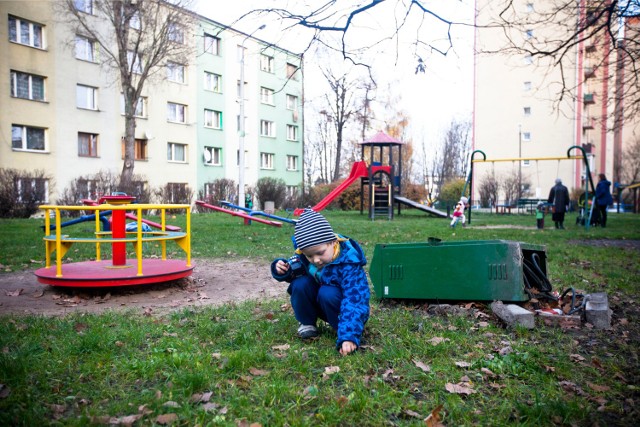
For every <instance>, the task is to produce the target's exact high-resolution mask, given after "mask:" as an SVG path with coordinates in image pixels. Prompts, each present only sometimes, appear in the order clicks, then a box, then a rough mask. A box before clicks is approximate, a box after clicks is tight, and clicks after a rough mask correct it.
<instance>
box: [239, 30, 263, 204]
mask: <svg viewBox="0 0 640 427" xmlns="http://www.w3.org/2000/svg"><path fill="white" fill-rule="evenodd" d="M264 27H266V24H262V25H260V26H259V27H258V28H256V29H255V30H253V32H252V33H251V34H248V35H247V36H246V37H245V38H244V40H242V44H241V45H240V126H239V129H238V168H239V169H240V171H239V173H238V206H240V207H245V204H244V135H245V118H244V44H245V43H246V41H247V39H248V38H249V37H251V36H252V35H254V34H255V33H256V32H257V31H260V30H262V29H264Z"/></svg>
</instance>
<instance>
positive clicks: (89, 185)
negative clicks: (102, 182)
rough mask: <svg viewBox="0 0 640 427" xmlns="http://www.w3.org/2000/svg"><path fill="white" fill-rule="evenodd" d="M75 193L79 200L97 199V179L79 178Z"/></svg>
mask: <svg viewBox="0 0 640 427" xmlns="http://www.w3.org/2000/svg"><path fill="white" fill-rule="evenodd" d="M76 192H77V194H78V198H79V199H91V200H95V199H97V198H98V180H97V179H83V178H79V179H78V180H77V181H76Z"/></svg>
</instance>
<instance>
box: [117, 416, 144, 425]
mask: <svg viewBox="0 0 640 427" xmlns="http://www.w3.org/2000/svg"><path fill="white" fill-rule="evenodd" d="M140 418H142V414H136V415H126V416H124V417H117V418H116V417H111V418H109V424H115V425H123V426H132V425H133V424H134V423H135V422H136V421H138V420H139V419H140Z"/></svg>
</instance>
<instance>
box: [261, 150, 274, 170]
mask: <svg viewBox="0 0 640 427" xmlns="http://www.w3.org/2000/svg"><path fill="white" fill-rule="evenodd" d="M260 167H261V168H262V169H273V154H272V153H260Z"/></svg>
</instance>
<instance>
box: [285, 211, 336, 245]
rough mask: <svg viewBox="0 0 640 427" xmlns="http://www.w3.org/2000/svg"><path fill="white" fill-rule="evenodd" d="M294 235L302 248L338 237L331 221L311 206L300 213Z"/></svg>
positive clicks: (331, 240)
mask: <svg viewBox="0 0 640 427" xmlns="http://www.w3.org/2000/svg"><path fill="white" fill-rule="evenodd" d="M293 237H294V239H295V241H296V246H297V248H298V249H300V250H302V249H306V248H310V247H311V246H316V245H320V244H322V243H328V242H333V241H334V240H336V238H337V237H336V234H335V233H334V232H333V228H331V225H330V224H329V221H327V219H326V218H325V217H323V216H322V215H321V214H319V213H318V212H316V211H314V210H313V209H311V208H306V209H305V210H304V211H303V212H302V215H300V219H299V220H298V222H297V223H296V227H295V231H294V232H293Z"/></svg>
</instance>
